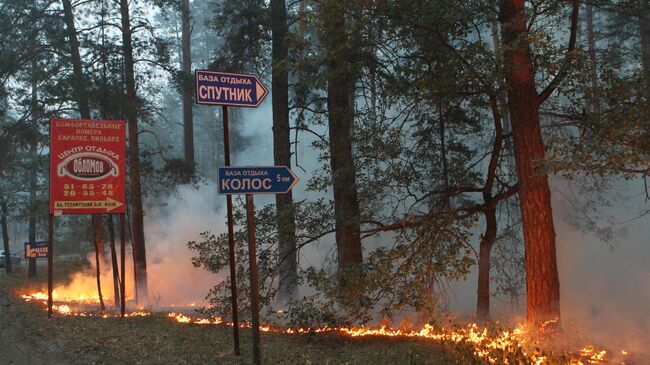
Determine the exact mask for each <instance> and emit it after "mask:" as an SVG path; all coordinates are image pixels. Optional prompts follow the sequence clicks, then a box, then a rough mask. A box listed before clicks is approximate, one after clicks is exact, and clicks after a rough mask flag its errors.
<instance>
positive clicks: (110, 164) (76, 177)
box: [50, 118, 126, 215]
mask: <svg viewBox="0 0 650 365" xmlns="http://www.w3.org/2000/svg"><path fill="white" fill-rule="evenodd" d="M125 127H126V124H125V123H124V121H119V120H81V119H58V118H54V119H52V123H51V126H50V213H52V214H54V215H60V214H93V213H124V212H125V211H126V193H125V189H126V188H125V186H126V179H125V174H126V163H125V159H126V133H125V131H126V129H125Z"/></svg>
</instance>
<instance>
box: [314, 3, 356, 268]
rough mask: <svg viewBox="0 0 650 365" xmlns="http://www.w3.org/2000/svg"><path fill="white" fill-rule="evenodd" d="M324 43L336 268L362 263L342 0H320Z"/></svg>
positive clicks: (348, 69) (352, 109) (352, 111)
mask: <svg viewBox="0 0 650 365" xmlns="http://www.w3.org/2000/svg"><path fill="white" fill-rule="evenodd" d="M321 16H322V19H323V29H324V31H323V43H324V46H325V57H326V65H327V111H328V118H329V139H330V141H329V142H330V143H329V145H330V146H329V147H330V148H329V150H330V151H329V152H330V165H331V170H332V185H333V190H334V211H335V216H336V218H335V219H336V246H337V254H338V267H339V270H345V269H351V268H354V267H355V266H357V265H358V264H361V263H362V261H363V255H362V251H361V237H360V211H359V198H358V195H357V183H356V170H355V167H354V160H353V156H352V127H353V123H354V105H351V100H353V98H352V97H351V95H350V92H351V90H352V88H351V87H350V82H351V81H350V80H353V79H354V77H355V74H354V71H353V69H352V66H353V65H352V64H351V62H349V59H350V57H351V53H350V52H351V51H352V50H350V47H348V35H347V33H346V29H347V28H346V21H345V2H344V1H341V0H325V1H323V2H322V3H321Z"/></svg>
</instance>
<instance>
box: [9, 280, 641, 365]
mask: <svg viewBox="0 0 650 365" xmlns="http://www.w3.org/2000/svg"><path fill="white" fill-rule="evenodd" d="M55 293H57V294H56V295H55ZM60 293H61V292H59V291H58V288H57V290H56V291H55V292H53V297H54V299H55V301H56V302H57V304H55V305H53V306H52V309H53V311H54V312H56V313H58V314H60V315H64V316H79V317H100V318H116V317H119V314H111V313H99V314H96V313H92V312H87V311H85V310H83V309H81V310H78V309H77V306H78V305H79V304H96V303H98V298H97V297H96V296H92V295H88V294H87V293H84V294H76V295H74V294H71V292H65V293H66V294H60ZM21 297H22V299H23V300H24V301H27V302H30V301H37V302H41V303H43V304H45V303H47V293H44V292H34V293H28V294H23V295H21ZM196 306H197V305H196V303H190V304H189V305H180V304H176V305H171V307H196ZM151 314H152V313H151V312H149V311H146V310H143V309H142V308H136V309H135V310H134V311H132V312H130V313H127V314H126V315H125V317H144V316H150V315H151ZM167 317H168V318H169V319H170V320H172V321H174V322H176V323H181V324H195V325H223V324H225V325H227V326H232V325H233V324H232V322H227V321H224V319H223V318H220V317H214V318H203V317H192V316H189V315H187V314H183V313H180V312H171V313H168V314H167ZM555 322H557V320H555V321H549V322H547V323H544V324H543V325H542V326H540V328H539V331H544V329H545V327H547V326H548V325H550V324H553V323H555ZM240 327H242V328H250V327H251V324H250V323H249V322H242V323H240ZM412 327H413V326H412V325H411V324H410V323H408V322H407V321H403V322H402V323H401V324H400V326H399V327H398V328H391V327H390V321H388V320H382V321H381V326H380V327H365V326H359V327H338V328H336V327H327V326H324V327H313V328H311V327H308V328H286V327H278V326H272V325H270V324H264V325H261V326H260V331H262V332H273V333H284V334H288V335H300V334H305V333H338V334H341V335H344V336H348V337H366V336H382V337H403V338H422V339H428V340H432V341H436V342H444V343H454V344H459V343H466V344H471V345H473V349H474V354H475V355H476V356H477V357H479V358H481V359H483V360H486V361H488V362H490V363H496V362H499V361H502V360H503V359H502V358H498V357H497V354H498V353H499V352H500V353H509V352H513V351H517V352H521V353H523V354H524V356H525V357H526V358H527V359H528V360H530V362H531V363H533V364H536V365H542V364H546V363H547V362H548V361H549V359H548V357H547V356H546V355H543V354H540V353H538V351H537V350H536V347H537V346H538V344H537V343H535V342H532V341H531V336H530V335H531V333H530V331H529V328H527V326H525V325H519V326H517V327H516V328H514V329H512V330H509V331H501V332H499V333H495V332H494V331H492V332H490V331H488V329H487V328H481V327H480V326H479V325H478V324H476V323H469V324H467V325H465V326H463V327H458V328H444V327H440V328H439V327H434V326H432V325H430V324H425V325H424V326H423V327H422V328H420V329H419V330H413V329H412ZM620 354H621V355H622V356H624V357H626V356H628V355H629V353H628V352H627V351H625V350H621V351H620ZM565 355H567V356H566V358H568V359H569V360H567V364H569V365H587V364H605V363H607V362H608V361H609V359H608V353H607V351H605V350H599V349H596V348H595V347H594V346H593V345H587V346H584V347H582V348H581V349H580V350H578V351H573V352H571V351H569V352H567V353H566V354H565ZM506 363H507V362H506ZM620 363H622V364H624V363H623V362H620Z"/></svg>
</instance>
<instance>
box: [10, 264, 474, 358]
mask: <svg viewBox="0 0 650 365" xmlns="http://www.w3.org/2000/svg"><path fill="white" fill-rule="evenodd" d="M74 266H75V264H69V265H68V266H66V264H57V276H56V278H55V279H56V281H57V282H61V283H62V282H63V281H64V280H65V278H66V277H67V273H69V272H73V271H74V270H75V267H74ZM77 268H78V267H77ZM39 269H40V267H39ZM40 274H41V275H40V278H39V279H37V280H35V281H29V280H27V279H25V278H24V273H23V272H21V270H20V269H19V270H17V272H16V273H15V274H14V275H12V276H11V277H6V276H0V290H2V291H3V292H5V293H8V294H9V295H8V300H9V305H8V313H9V315H8V316H6V317H7V318H2V319H0V320H2V321H8V323H7V325H9V326H11V327H13V328H14V329H19V331H18V330H16V336H19V333H21V334H24V338H16V339H15V340H16V341H22V342H29V341H33V342H34V343H33V345H34V346H38V347H37V348H38V349H39V351H43V354H44V359H47V363H52V364H208V363H210V364H249V363H251V359H252V340H251V331H250V330H248V329H241V330H240V336H241V356H235V355H234V354H233V341H232V328H231V327H227V326H221V325H219V326H214V325H213V326H203V325H190V324H180V323H175V322H172V321H171V320H169V319H168V318H167V317H166V316H163V315H153V316H150V317H133V318H125V319H121V318H110V319H102V318H98V317H63V316H55V317H54V318H52V319H49V320H48V319H47V318H46V313H45V311H44V310H43V308H42V305H41V304H39V303H25V302H22V301H20V300H19V299H18V298H17V297H16V295H15V293H16V291H17V290H18V289H25V288H42V287H43V285H44V282H43V281H44V278H43V277H44V275H43V271H41V272H40ZM261 346H262V362H263V363H264V364H331V365H334V364H359V365H364V364H367V365H376V364H377V365H380V364H433V365H443V364H481V363H482V362H481V361H479V360H478V359H476V358H475V357H474V355H473V354H472V350H471V349H469V348H466V347H463V346H454V345H448V344H440V343H435V342H431V341H426V340H418V339H403V338H384V337H381V338H380V337H364V338H350V337H347V336H344V335H341V334H335V333H326V334H322V333H321V334H296V335H287V334H278V333H262V338H261Z"/></svg>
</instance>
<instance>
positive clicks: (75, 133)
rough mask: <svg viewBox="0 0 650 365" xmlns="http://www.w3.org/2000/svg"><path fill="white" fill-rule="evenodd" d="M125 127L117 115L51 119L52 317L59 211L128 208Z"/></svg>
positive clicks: (101, 211)
mask: <svg viewBox="0 0 650 365" xmlns="http://www.w3.org/2000/svg"><path fill="white" fill-rule="evenodd" d="M125 130H126V128H125V123H124V121H117V120H87V119H60V118H53V119H52V121H51V123H50V215H49V221H48V247H47V248H48V257H47V258H48V260H47V271H48V273H47V274H48V288H47V291H48V300H47V304H48V308H47V309H48V317H51V316H52V281H53V278H52V276H53V257H54V254H53V241H54V216H58V215H62V214H104V213H117V214H122V215H123V214H124V213H125V212H126V177H125V172H126V163H125V159H126V133H125ZM121 226H122V227H121V231H122V232H120V234H121V235H122V236H124V227H123V225H121ZM123 244H124V243H122V245H123ZM122 260H124V257H122ZM122 270H124V261H122ZM122 280H124V276H122ZM122 298H124V292H122ZM122 313H124V307H123V304H122Z"/></svg>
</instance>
